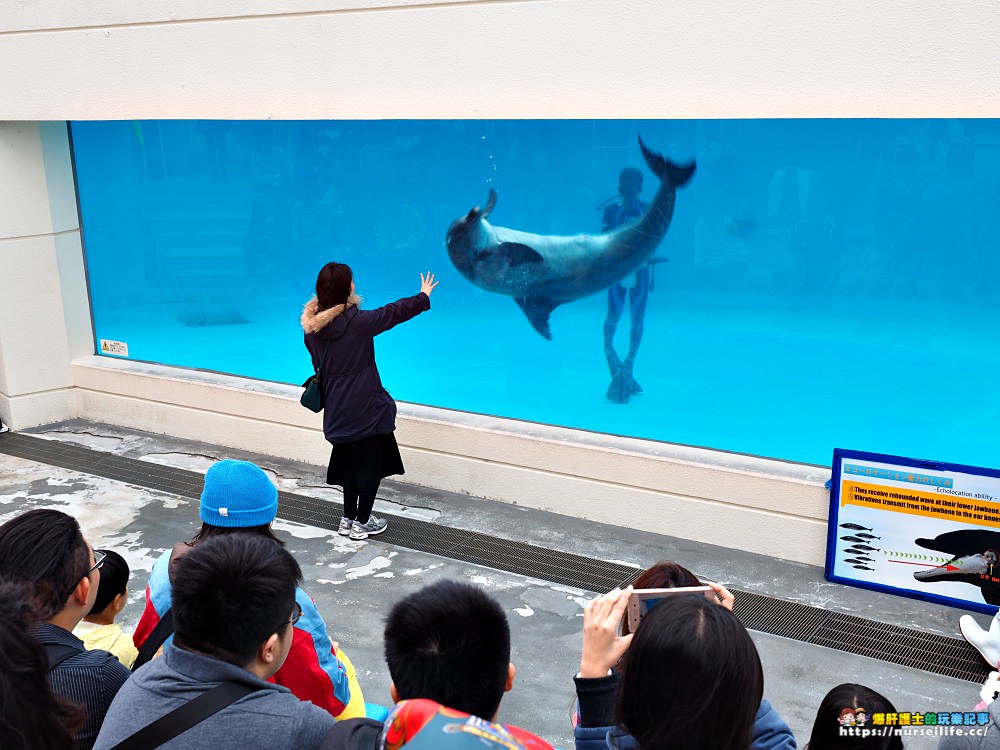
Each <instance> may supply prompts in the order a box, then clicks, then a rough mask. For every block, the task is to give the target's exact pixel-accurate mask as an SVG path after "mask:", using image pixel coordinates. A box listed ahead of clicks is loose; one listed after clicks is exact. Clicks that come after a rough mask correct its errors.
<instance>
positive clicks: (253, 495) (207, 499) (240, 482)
mask: <svg viewBox="0 0 1000 750" xmlns="http://www.w3.org/2000/svg"><path fill="white" fill-rule="evenodd" d="M277 514H278V489H277V488H276V487H275V486H274V483H273V482H272V481H271V480H270V479H269V478H268V476H267V474H265V473H264V471H263V470H262V469H261V468H260V467H259V466H257V465H256V464H252V463H250V462H249V461H235V460H233V459H231V458H227V459H225V460H224V461H219V462H218V463H215V464H213V465H212V466H211V467H210V468H209V470H208V471H207V472H206V473H205V489H204V490H202V492H201V520H202V521H204V522H205V523H207V524H209V525H211V526H222V527H225V528H231V529H245V528H249V527H250V526H264V525H266V524H269V523H271V521H273V520H274V517H275V516H276V515H277Z"/></svg>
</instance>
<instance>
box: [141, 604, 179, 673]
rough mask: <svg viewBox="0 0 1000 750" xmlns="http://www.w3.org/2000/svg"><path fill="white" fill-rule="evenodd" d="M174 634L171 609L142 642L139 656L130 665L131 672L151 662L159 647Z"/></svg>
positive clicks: (172, 609)
mask: <svg viewBox="0 0 1000 750" xmlns="http://www.w3.org/2000/svg"><path fill="white" fill-rule="evenodd" d="M173 632H174V608H173V607H171V608H170V609H168V610H167V611H166V612H164V613H163V616H162V617H161V618H160V621H159V622H158V623H156V627H155V628H153V632H152V633H150V634H149V636H148V637H147V638H146V640H145V641H143V642H142V647H141V648H140V649H139V655H138V656H137V657H136V658H135V661H134V662H133V663H132V671H133V672H134V671H135V670H137V669H138V668H139V667H141V666H142V665H143V664H145V663H146V662H148V661H151V660H152V658H153V656H154V655H155V654H156V652H157V651H159V649H160V646H162V645H163V643H164V642H165V641H166V640H167V638H169V637H170V636H171V635H173Z"/></svg>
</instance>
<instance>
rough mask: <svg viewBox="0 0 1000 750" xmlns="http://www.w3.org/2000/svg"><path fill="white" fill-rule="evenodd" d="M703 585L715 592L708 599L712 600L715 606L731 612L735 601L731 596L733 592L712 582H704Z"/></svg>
mask: <svg viewBox="0 0 1000 750" xmlns="http://www.w3.org/2000/svg"><path fill="white" fill-rule="evenodd" d="M705 585H706V586H708V587H709V588H711V589H712V591H714V592H715V594H714V595H713V596H710V597H709V598H710V599H712V600H713V601H714V602H716V603H717V604H721V605H722V606H723V607H725V608H726V609H728V610H729V611H730V612H732V611H733V602H735V601H736V597H735V596H733V592H732V591H730V590H729V589H727V588H726V587H725V586H723V585H722V584H721V583H715V582H714V581H705Z"/></svg>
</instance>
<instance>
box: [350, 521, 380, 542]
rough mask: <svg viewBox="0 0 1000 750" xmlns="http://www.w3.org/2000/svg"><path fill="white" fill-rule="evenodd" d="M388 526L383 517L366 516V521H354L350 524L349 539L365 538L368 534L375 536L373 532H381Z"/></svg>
mask: <svg viewBox="0 0 1000 750" xmlns="http://www.w3.org/2000/svg"><path fill="white" fill-rule="evenodd" d="M388 527H389V524H388V523H386V521H385V519H383V518H376V517H375V516H370V517H369V518H368V523H358V522H357V521H355V522H354V524H353V525H352V526H351V539H354V540H360V539H367V538H368V537H370V536H375V534H381V533H382V532H383V531H385V530H386V529H387V528H388Z"/></svg>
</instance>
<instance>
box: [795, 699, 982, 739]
mask: <svg viewBox="0 0 1000 750" xmlns="http://www.w3.org/2000/svg"><path fill="white" fill-rule="evenodd" d="M859 712H860V715H864V716H871V715H872V714H875V713H881V714H895V713H897V712H896V707H895V706H893V705H892V703H891V702H890V701H889V699H888V698H886V697H885V696H884V695H882V694H881V693H878V692H876V691H874V690H872V689H871V688H869V687H865V686H864V685H856V684H854V683H849V682H845V683H843V684H842V685H837V687H835V688H833V689H832V690H830V692H829V693H827V694H826V696H825V697H824V698H823V702H822V703H820V705H819V710H818V711H817V712H816V720H815V721H814V722H813V728H812V735H811V736H810V737H809V744H808V745H806V747H805V750H903V738H902V737H900V736H899V735H898V734H895V733H894V732H893V733H891V734H889V735H883V734H881V733H878V734H877V736H876V733H871V735H870V736H868V737H863V736H861V735H862V733H860V732H859V733H858V734H857V735H853V736H846V737H842V736H841V734H840V728H841V726H843V724H842V721H841V717H843V716H844V715H845V713H846V714H849V715H850V716H851V717H857V716H858V715H859ZM861 726H864V722H862V724H861ZM949 739H950V738H947V737H945V738H942V742H941V746H942V747H944V746H945V745H946V744H947V742H946V740H949ZM979 739H981V738H976V740H977V741H976V742H974V743H973V744H972V745H966V746H968V747H975V746H978V740H979ZM960 744H961V743H960Z"/></svg>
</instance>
